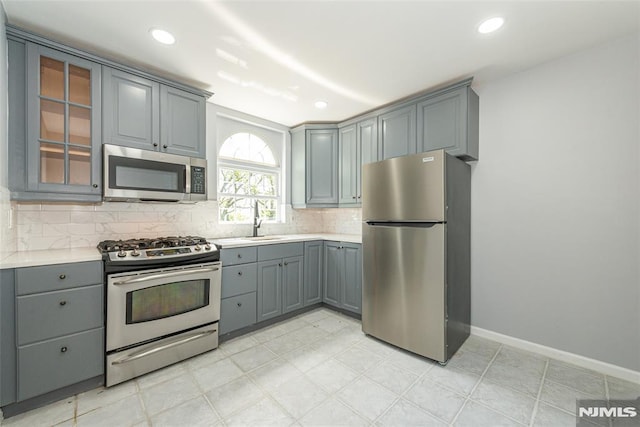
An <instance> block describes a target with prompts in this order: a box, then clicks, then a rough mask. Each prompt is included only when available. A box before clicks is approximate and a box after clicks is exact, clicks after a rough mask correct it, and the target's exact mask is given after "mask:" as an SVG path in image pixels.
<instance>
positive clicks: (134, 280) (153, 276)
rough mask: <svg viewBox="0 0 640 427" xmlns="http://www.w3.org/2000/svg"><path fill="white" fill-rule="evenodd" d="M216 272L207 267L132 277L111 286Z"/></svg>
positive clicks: (216, 269)
mask: <svg viewBox="0 0 640 427" xmlns="http://www.w3.org/2000/svg"><path fill="white" fill-rule="evenodd" d="M218 270H219V268H218V267H209V268H197V269H195V270H180V271H170V272H168V273H158V274H149V275H146V276H140V277H134V278H131V279H127V280H122V281H119V282H113V284H114V285H127V284H129V283H140V282H146V281H149V280H156V279H166V278H170V277H176V276H184V275H188V274H196V273H207V272H209V271H218Z"/></svg>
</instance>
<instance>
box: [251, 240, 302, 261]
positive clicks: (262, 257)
mask: <svg viewBox="0 0 640 427" xmlns="http://www.w3.org/2000/svg"><path fill="white" fill-rule="evenodd" d="M303 253H304V243H303V242H296V243H281V244H277V245H263V246H258V261H267V260H270V259H280V258H288V257H294V256H301V255H303Z"/></svg>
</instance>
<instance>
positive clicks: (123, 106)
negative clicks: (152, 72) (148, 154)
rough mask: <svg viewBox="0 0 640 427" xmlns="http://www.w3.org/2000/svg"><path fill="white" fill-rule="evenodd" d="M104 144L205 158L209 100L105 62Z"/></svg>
mask: <svg viewBox="0 0 640 427" xmlns="http://www.w3.org/2000/svg"><path fill="white" fill-rule="evenodd" d="M103 70H104V71H103V74H104V79H103V93H104V97H103V110H104V133H103V140H104V142H105V143H109V144H115V145H123V146H126V147H134V148H140V149H143V150H153V151H161V152H165V153H171V154H179V155H183V156H191V157H201V158H204V157H205V150H206V146H205V127H206V123H205V109H206V107H205V99H204V97H202V96H199V95H196V94H193V93H189V92H186V91H183V90H180V89H176V88H173V87H171V86H167V85H164V84H160V83H158V82H155V81H153V80H150V79H146V78H143V77H140V76H137V75H134V74H131V73H127V72H124V71H120V70H116V69H113V68H110V67H106V66H104V67H103Z"/></svg>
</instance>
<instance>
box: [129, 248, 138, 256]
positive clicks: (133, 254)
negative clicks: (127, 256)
mask: <svg viewBox="0 0 640 427" xmlns="http://www.w3.org/2000/svg"><path fill="white" fill-rule="evenodd" d="M131 256H140V251H139V250H138V248H133V250H132V251H131Z"/></svg>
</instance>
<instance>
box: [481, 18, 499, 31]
mask: <svg viewBox="0 0 640 427" xmlns="http://www.w3.org/2000/svg"><path fill="white" fill-rule="evenodd" d="M502 24H504V19H503V18H501V17H499V16H496V17H495V18H490V19H487V20H486V21H484V22H483V23H482V24H480V26H479V27H478V32H479V33H482V34H488V33H492V32H494V31H496V30H497V29H498V28H500V27H502Z"/></svg>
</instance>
